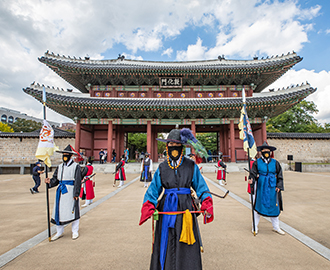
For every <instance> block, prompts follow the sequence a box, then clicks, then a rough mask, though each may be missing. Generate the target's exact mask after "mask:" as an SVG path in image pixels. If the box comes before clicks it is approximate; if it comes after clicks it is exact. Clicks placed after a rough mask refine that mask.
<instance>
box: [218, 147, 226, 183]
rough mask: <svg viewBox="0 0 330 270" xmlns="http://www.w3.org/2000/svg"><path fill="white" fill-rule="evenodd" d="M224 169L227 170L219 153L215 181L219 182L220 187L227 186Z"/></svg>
mask: <svg viewBox="0 0 330 270" xmlns="http://www.w3.org/2000/svg"><path fill="white" fill-rule="evenodd" d="M226 168H227V165H226V164H225V163H224V162H223V161H222V153H220V154H219V161H218V174H217V179H218V180H219V185H221V186H224V185H227V182H226Z"/></svg>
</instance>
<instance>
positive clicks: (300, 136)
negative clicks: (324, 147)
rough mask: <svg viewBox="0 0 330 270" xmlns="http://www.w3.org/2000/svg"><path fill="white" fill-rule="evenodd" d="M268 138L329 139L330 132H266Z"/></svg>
mask: <svg viewBox="0 0 330 270" xmlns="http://www.w3.org/2000/svg"><path fill="white" fill-rule="evenodd" d="M267 138H268V139H323V140H329V139H330V133H290V132H287V133H286V132H284V133H267Z"/></svg>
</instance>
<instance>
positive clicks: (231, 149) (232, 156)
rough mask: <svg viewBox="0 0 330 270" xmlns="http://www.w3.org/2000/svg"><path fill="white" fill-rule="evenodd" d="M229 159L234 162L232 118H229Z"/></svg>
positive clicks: (233, 127)
mask: <svg viewBox="0 0 330 270" xmlns="http://www.w3.org/2000/svg"><path fill="white" fill-rule="evenodd" d="M229 129H230V161H231V162H235V126H234V120H230V125H229Z"/></svg>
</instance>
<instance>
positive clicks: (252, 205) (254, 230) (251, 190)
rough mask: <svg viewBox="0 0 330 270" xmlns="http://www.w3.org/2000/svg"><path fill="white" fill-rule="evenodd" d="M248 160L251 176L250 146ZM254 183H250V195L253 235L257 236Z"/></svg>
mask: <svg viewBox="0 0 330 270" xmlns="http://www.w3.org/2000/svg"><path fill="white" fill-rule="evenodd" d="M248 162H249V176H250V174H251V158H250V148H248ZM253 192H254V187H253V183H252V184H250V197H251V209H252V225H253V235H254V236H256V225H255V221H254V203H253Z"/></svg>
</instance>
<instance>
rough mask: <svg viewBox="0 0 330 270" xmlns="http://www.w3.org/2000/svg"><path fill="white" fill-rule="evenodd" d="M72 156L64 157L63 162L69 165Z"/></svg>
mask: <svg viewBox="0 0 330 270" xmlns="http://www.w3.org/2000/svg"><path fill="white" fill-rule="evenodd" d="M71 156H72V155H63V156H62V160H63V162H64V163H68V161H69V160H70V159H71Z"/></svg>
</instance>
